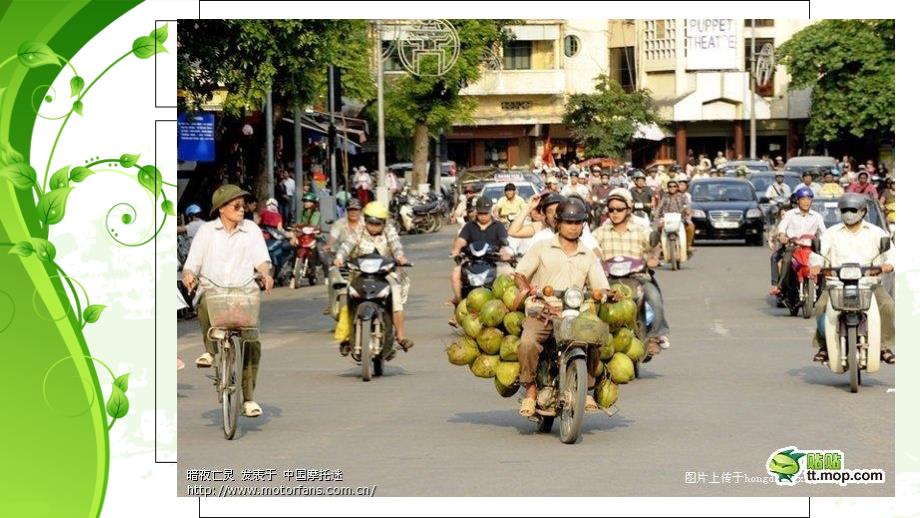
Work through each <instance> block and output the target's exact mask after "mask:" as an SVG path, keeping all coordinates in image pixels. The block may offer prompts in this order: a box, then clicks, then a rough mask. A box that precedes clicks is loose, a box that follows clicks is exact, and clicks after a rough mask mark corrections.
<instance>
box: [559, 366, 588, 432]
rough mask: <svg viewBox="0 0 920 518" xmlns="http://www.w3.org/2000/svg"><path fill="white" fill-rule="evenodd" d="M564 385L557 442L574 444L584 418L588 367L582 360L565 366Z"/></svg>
mask: <svg viewBox="0 0 920 518" xmlns="http://www.w3.org/2000/svg"><path fill="white" fill-rule="evenodd" d="M565 385H566V386H565V387H563V389H562V409H561V412H560V414H559V440H560V441H562V442H563V443H565V444H574V443H575V442H576V441H577V440H578V438H579V437H581V422H582V421H583V420H584V418H585V400H586V399H587V396H588V367H587V365H586V364H585V359H584V358H575V359H574V360H571V361H570V362H569V364H568V365H567V366H566V372H565Z"/></svg>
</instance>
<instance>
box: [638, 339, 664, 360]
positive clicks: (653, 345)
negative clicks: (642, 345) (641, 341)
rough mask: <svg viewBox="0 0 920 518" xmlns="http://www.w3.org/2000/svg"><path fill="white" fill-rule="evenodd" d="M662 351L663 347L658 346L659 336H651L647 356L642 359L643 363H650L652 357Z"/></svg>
mask: <svg viewBox="0 0 920 518" xmlns="http://www.w3.org/2000/svg"><path fill="white" fill-rule="evenodd" d="M660 352H661V348H660V347H658V339H657V338H649V339H648V346H647V351H646V353H645V358H643V359H642V363H648V362H650V361H652V357H653V356H655V355H657V354H658V353H660Z"/></svg>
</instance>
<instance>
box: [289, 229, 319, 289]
mask: <svg viewBox="0 0 920 518" xmlns="http://www.w3.org/2000/svg"><path fill="white" fill-rule="evenodd" d="M294 232H295V233H296V235H297V244H298V247H297V250H296V252H295V255H294V257H295V259H294V268H293V272H292V278H291V289H298V288H300V287H301V286H303V283H304V281H306V282H309V283H310V286H315V285H316V279H317V275H316V266H317V264H319V254H318V253H317V250H316V239H317V237H318V236H319V232H318V231H317V230H316V229H315V228H313V227H298V228H296V229H295V230H294Z"/></svg>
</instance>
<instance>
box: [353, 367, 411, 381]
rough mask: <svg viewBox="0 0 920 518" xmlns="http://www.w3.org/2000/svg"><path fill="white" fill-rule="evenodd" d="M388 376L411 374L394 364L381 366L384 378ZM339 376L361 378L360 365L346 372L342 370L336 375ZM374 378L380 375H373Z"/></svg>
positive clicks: (378, 377)
mask: <svg viewBox="0 0 920 518" xmlns="http://www.w3.org/2000/svg"><path fill="white" fill-rule="evenodd" d="M390 376H411V374H409V371H407V370H406V369H404V368H402V367H396V366H395V365H387V366H385V367H384V368H383V376H382V377H384V378H389V377H390ZM338 377H340V378H355V379H356V380H360V379H361V367H354V368H351V369H349V370H348V371H347V372H343V373H341V374H339V375H338ZM374 379H380V376H374Z"/></svg>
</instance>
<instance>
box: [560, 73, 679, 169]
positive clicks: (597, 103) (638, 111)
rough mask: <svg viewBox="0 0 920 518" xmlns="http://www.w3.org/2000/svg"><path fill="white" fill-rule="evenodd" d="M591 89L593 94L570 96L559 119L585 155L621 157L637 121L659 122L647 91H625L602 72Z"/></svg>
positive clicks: (640, 122) (639, 122)
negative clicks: (581, 147)
mask: <svg viewBox="0 0 920 518" xmlns="http://www.w3.org/2000/svg"><path fill="white" fill-rule="evenodd" d="M594 88H595V92H594V93H590V94H574V95H571V96H570V97H569V98H568V99H567V100H566V103H565V115H564V116H563V119H562V122H563V124H565V125H566V126H568V127H569V128H570V130H571V132H572V136H573V137H574V139H575V140H576V141H577V142H578V143H579V144H581V145H582V146H584V148H585V156H586V157H588V158H590V157H616V158H621V157H623V153H624V151H626V149H627V148H628V147H629V145H630V144H631V143H632V141H633V134H634V133H635V132H636V126H637V125H638V124H652V123H654V124H660V123H662V122H661V120H660V119H659V118H658V116H657V115H656V114H655V108H654V106H653V105H652V97H651V93H650V92H649V91H648V90H639V91H636V92H626V91H625V90H623V87H622V86H621V85H620V84H619V83H618V82H616V81H611V80H610V79H609V78H608V77H607V76H604V75H600V76H598V77H597V84H596V85H595V87H594Z"/></svg>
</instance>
